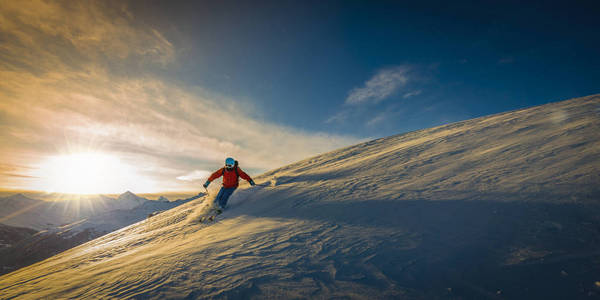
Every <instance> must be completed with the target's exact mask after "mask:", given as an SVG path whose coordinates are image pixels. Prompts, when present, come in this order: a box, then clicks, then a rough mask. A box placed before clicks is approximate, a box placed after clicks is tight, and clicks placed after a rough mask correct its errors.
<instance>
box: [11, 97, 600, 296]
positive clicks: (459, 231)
mask: <svg viewBox="0 0 600 300" xmlns="http://www.w3.org/2000/svg"><path fill="white" fill-rule="evenodd" d="M599 113H600V97H598V96H590V97H585V98H578V99H573V100H569V101H563V102H558V103H553V104H548V105H544V106H539V107H533V108H529V109H525V110H519V111H513V112H508V113H504V114H498V115H493V116H488V117H482V118H478V119H474V120H468V121H464V122H459V123H454V124H449V125H445V126H440V127H436V128H431V129H426V130H421V131H416V132H411V133H407V134H402V135H398V136H392V137H387V138H382V139H378V140H374V141H370V142H367V143H362V144H359V145H355V146H352V147H348V148H345V149H340V150H337V151H333V152H330V153H326V154H323V155H320V156H316V157H313V158H309V159H307V160H304V161H301V162H298V163H295V164H292V165H289V166H285V167H283V168H280V169H277V170H273V171H270V172H267V173H265V174H262V175H261V176H258V177H256V178H255V181H256V182H257V183H259V184H258V185H257V186H255V187H251V188H248V187H247V186H245V185H244V186H242V187H241V188H240V189H239V190H238V191H237V192H236V193H235V194H234V195H233V196H232V198H231V200H230V207H229V209H228V210H227V211H225V212H224V213H223V214H222V215H220V216H219V217H218V219H217V221H216V222H212V223H198V222H197V220H198V218H199V217H200V216H202V215H204V214H205V213H206V211H207V205H208V203H209V202H210V201H204V202H203V201H202V200H203V199H197V200H194V201H191V202H188V203H186V204H183V205H181V206H179V207H176V208H174V209H171V210H168V211H166V212H163V213H161V214H159V215H157V216H155V217H152V218H149V219H147V220H144V221H141V222H138V223H136V224H133V225H131V226H128V227H126V228H123V229H121V230H118V231H116V232H113V233H110V234H107V235H105V236H103V237H100V238H98V239H95V240H93V241H90V242H88V243H86V244H84V245H81V246H79V247H76V248H73V249H71V250H69V251H66V252H64V253H61V254H59V255H56V256H54V257H51V258H49V259H47V260H45V261H43V262H40V263H38V264H35V265H32V266H30V267H27V268H23V269H20V270H18V271H16V272H13V273H10V274H7V275H4V276H2V277H0V298H3V299H4V298H8V299H11V298H23V299H38V298H44V297H48V298H155V299H163V298H186V299H195V298H337V297H340V298H364V299H377V298H407V299H431V298H464V299H482V298H483V299H488V298H491V299H503V298H508V299H531V298H539V299H542V298H544V299H567V298H568V299H577V298H581V299H588V298H590V297H592V298H593V297H599V296H600V290H599V286H600V282H598V281H599V280H600V276H599V275H598V271H597V270H598V269H599V268H600V238H599V237H600V187H599V186H600V185H599V184H598V183H599V182H600V180H599V179H600V178H599V175H598V174H600V173H599V172H598V171H599V169H600V116H599ZM211 194H214V193H211ZM208 200H210V199H208Z"/></svg>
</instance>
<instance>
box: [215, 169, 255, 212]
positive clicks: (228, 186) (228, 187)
mask: <svg viewBox="0 0 600 300" xmlns="http://www.w3.org/2000/svg"><path fill="white" fill-rule="evenodd" d="M221 176H223V187H221V190H220V191H219V193H218V194H217V198H215V202H216V204H217V206H218V207H217V212H221V211H223V209H225V206H226V205H227V199H229V196H231V194H233V192H234V191H235V189H236V188H237V187H238V185H239V177H242V178H243V179H245V180H246V181H248V182H249V183H250V185H254V180H252V178H250V176H248V174H246V173H245V172H244V171H242V169H241V168H240V167H238V162H237V160H235V159H233V158H231V157H228V158H227V159H225V167H223V168H221V169H219V170H217V171H216V172H214V173H213V174H212V175H210V177H208V180H206V182H205V183H204V188H207V187H208V185H209V184H210V182H211V181H213V180H215V179H217V178H219V177H221Z"/></svg>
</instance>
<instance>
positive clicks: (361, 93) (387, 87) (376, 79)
mask: <svg viewBox="0 0 600 300" xmlns="http://www.w3.org/2000/svg"><path fill="white" fill-rule="evenodd" d="M409 70H410V68H409V67H407V66H397V67H392V68H386V69H383V70H379V71H378V72H377V73H376V74H375V75H374V76H373V77H372V78H371V79H369V80H367V81H366V82H365V83H364V86H362V87H359V88H354V89H352V90H351V91H350V93H349V94H348V97H347V98H346V102H345V103H346V104H351V105H356V104H365V103H377V102H380V101H382V100H384V99H386V98H388V97H390V96H392V95H393V94H394V93H396V92H397V91H398V90H399V89H400V88H401V87H403V86H405V85H406V83H407V82H408V81H409V77H408V72H409Z"/></svg>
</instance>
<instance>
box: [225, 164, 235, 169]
mask: <svg viewBox="0 0 600 300" xmlns="http://www.w3.org/2000/svg"><path fill="white" fill-rule="evenodd" d="M233 167H234V165H231V164H225V168H227V169H231V168H233Z"/></svg>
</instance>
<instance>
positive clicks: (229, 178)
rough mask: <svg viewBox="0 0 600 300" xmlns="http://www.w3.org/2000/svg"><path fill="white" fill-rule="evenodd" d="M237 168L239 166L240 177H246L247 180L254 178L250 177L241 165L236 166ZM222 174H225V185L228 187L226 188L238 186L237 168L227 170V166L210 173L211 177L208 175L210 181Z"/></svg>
mask: <svg viewBox="0 0 600 300" xmlns="http://www.w3.org/2000/svg"><path fill="white" fill-rule="evenodd" d="M236 168H237V171H238V174H240V177H242V178H244V179H246V180H247V181H250V180H252V178H250V176H248V174H246V173H245V172H244V171H242V169H240V167H236ZM221 176H223V187H226V188H232V187H238V185H239V179H238V176H237V174H236V173H235V169H231V170H227V168H220V169H219V170H217V171H216V172H214V173H212V175H210V177H208V181H213V180H215V179H217V178H219V177H221Z"/></svg>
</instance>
